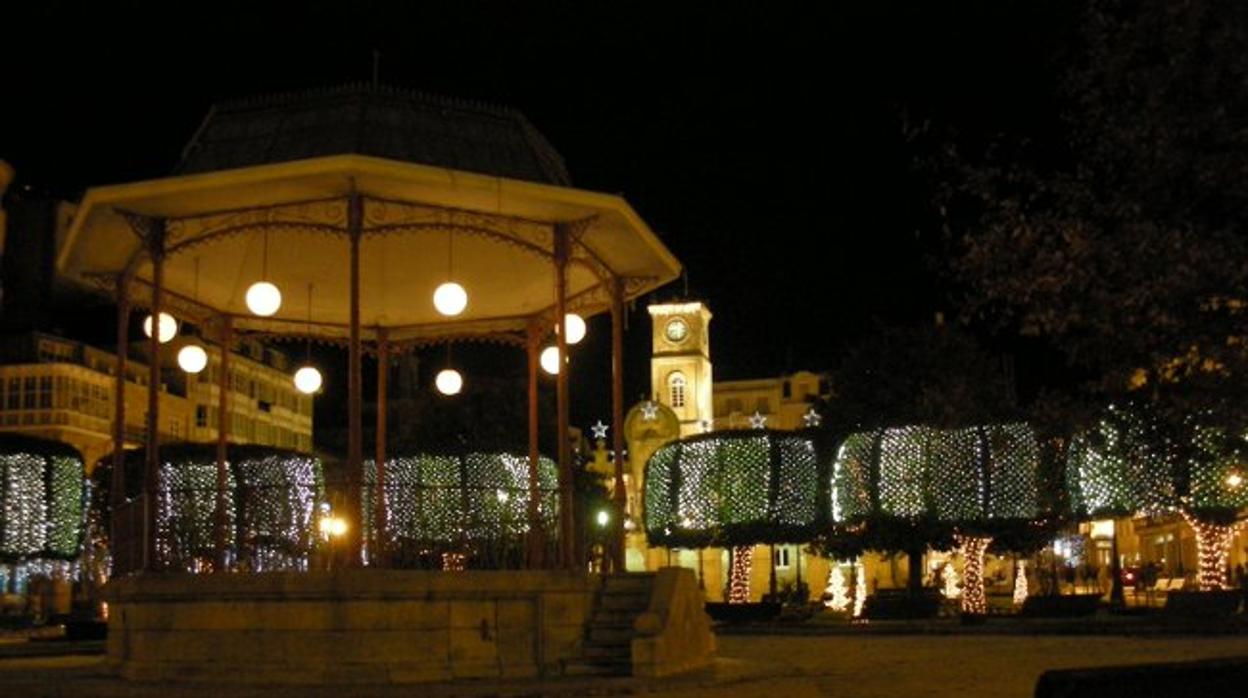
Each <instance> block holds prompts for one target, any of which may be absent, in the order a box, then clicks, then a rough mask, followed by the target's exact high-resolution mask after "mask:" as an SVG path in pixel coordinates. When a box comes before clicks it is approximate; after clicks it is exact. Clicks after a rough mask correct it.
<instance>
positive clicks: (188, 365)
mask: <svg viewBox="0 0 1248 698" xmlns="http://www.w3.org/2000/svg"><path fill="white" fill-rule="evenodd" d="M178 366H179V367H180V368H181V369H182V370H183V371H186V372H187V373H199V372H200V371H203V370H204V368H205V367H207V366H208V352H206V351H204V348H203V347H201V346H199V345H198V344H188V345H186V346H184V347H182V348H181V349H180V350H178Z"/></svg>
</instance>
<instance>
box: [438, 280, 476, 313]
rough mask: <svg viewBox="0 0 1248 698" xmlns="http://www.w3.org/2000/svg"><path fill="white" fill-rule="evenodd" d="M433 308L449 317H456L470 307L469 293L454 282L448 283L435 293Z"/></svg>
mask: <svg viewBox="0 0 1248 698" xmlns="http://www.w3.org/2000/svg"><path fill="white" fill-rule="evenodd" d="M433 307H435V308H437V309H438V312H439V313H442V314H443V315H445V316H447V317H455V316H456V315H459V314H460V313H462V312H464V308H467V307H468V292H467V291H465V290H464V287H463V286H460V285H459V284H457V283H455V282H454V281H447V282H446V283H444V284H442V285H441V286H439V287H438V288H437V290H436V291H434V292H433Z"/></svg>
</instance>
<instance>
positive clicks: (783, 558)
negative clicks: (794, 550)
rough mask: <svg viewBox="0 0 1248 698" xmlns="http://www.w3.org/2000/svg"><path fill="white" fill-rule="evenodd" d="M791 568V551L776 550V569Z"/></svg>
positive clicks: (785, 549)
mask: <svg viewBox="0 0 1248 698" xmlns="http://www.w3.org/2000/svg"><path fill="white" fill-rule="evenodd" d="M788 567H789V549H788V548H776V569H778V570H782V569H788Z"/></svg>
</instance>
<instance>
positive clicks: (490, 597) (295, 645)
mask: <svg viewBox="0 0 1248 698" xmlns="http://www.w3.org/2000/svg"><path fill="white" fill-rule="evenodd" d="M600 585H601V581H600V579H599V578H597V577H593V576H587V575H585V574H578V573H570V572H563V571H546V570H542V571H505V572H501V571H500V572H494V571H468V572H427V571H403V570H342V571H333V572H308V573H268V574H250V575H243V574H222V575H198V576H194V575H181V574H178V575H174V574H159V575H141V576H134V577H126V578H121V579H117V580H115V581H113V582H111V583H110V584H109V585H108V586H107V587H105V590H104V594H105V599H106V600H107V601H108V603H109V637H108V657H109V661H110V664H112V665H113V666H114V667H115V669H116V670H117V671H118V672H119V673H120V674H121V675H122V676H123V677H126V678H129V679H136V680H159V681H168V680H176V681H227V682H228V681H247V682H289V683H337V682H362V683H415V682H424V681H443V680H450V679H457V678H486V677H532V676H550V675H557V674H559V673H560V672H561V670H562V666H563V665H564V663H565V660H568V659H576V658H579V657H580V655H581V651H582V641H583V637H584V629H585V623H586V621H587V618H588V617H589V615H590V614H591V613H592V611H593V604H594V599H595V596H596V594H597V593H598V591H599V589H600Z"/></svg>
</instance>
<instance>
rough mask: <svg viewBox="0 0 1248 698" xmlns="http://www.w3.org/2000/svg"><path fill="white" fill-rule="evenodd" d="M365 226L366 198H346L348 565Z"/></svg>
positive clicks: (358, 507) (353, 563)
mask: <svg viewBox="0 0 1248 698" xmlns="http://www.w3.org/2000/svg"><path fill="white" fill-rule="evenodd" d="M363 226H364V201H363V199H362V198H361V197H360V195H359V194H352V195H351V196H350V198H349V199H348V200H347V236H348V237H349V238H350V247H351V250H350V261H349V263H350V270H351V271H350V273H351V282H350V288H351V338H350V343H349V345H348V352H347V353H348V358H347V361H348V362H349V366H348V367H347V502H348V504H347V506H348V507H350V509H351V510H352V511H350V512H348V513H349V514H350V516H349V519H350V527H349V528H348V530H347V535H346V544H347V566H348V567H358V566H359V565H360V552H361V547H362V543H363V531H364V521H363V518H362V517H361V516H360V514H361V513H362V512H363V510H364V508H363V502H362V500H361V498H360V495H361V493H362V490H361V486H360V485H361V481H362V479H363V474H364V442H363V434H362V426H363V425H362V421H361V419H362V418H361V414H362V408H363V395H362V388H363V382H364V379H363V377H362V374H361V356H360V236H361V234H362V232H363Z"/></svg>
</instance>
